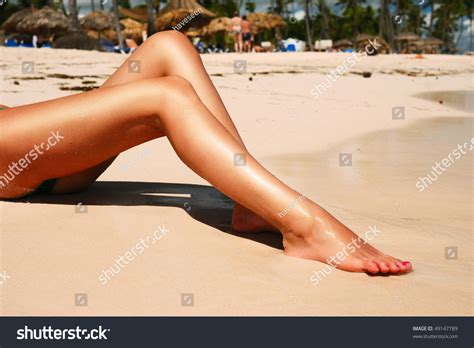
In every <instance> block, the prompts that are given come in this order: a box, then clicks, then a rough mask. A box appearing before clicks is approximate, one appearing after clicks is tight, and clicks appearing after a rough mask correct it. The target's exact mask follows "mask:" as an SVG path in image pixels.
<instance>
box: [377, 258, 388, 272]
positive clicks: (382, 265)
mask: <svg viewBox="0 0 474 348" xmlns="http://www.w3.org/2000/svg"><path fill="white" fill-rule="evenodd" d="M378 265H379V268H380V272H382V273H388V272H390V267H389V265H388V264H387V263H386V262H384V261H379V262H378Z"/></svg>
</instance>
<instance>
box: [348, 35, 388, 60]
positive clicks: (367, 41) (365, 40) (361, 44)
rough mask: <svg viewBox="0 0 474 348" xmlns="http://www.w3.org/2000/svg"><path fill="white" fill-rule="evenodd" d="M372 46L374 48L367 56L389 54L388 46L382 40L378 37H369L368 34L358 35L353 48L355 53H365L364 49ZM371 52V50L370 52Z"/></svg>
mask: <svg viewBox="0 0 474 348" xmlns="http://www.w3.org/2000/svg"><path fill="white" fill-rule="evenodd" d="M371 42H377V44H379V45H380V47H374V46H373V45H372V43H371ZM368 46H372V47H373V48H375V50H374V51H373V53H370V52H369V51H367V54H369V55H377V54H379V53H390V45H389V44H388V43H387V41H385V40H384V39H383V38H381V37H379V36H371V35H368V34H359V35H357V37H356V38H355V47H356V49H357V51H365V50H366V47H368ZM371 51H372V50H371Z"/></svg>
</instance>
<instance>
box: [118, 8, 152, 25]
mask: <svg viewBox="0 0 474 348" xmlns="http://www.w3.org/2000/svg"><path fill="white" fill-rule="evenodd" d="M119 12H120V15H121V16H123V17H127V18H131V19H133V20H136V21H138V22H143V23H145V22H146V21H147V8H146V7H136V8H123V7H119Z"/></svg>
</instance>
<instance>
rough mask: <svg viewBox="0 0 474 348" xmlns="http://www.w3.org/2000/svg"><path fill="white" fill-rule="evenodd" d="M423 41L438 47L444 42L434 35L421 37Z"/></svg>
mask: <svg viewBox="0 0 474 348" xmlns="http://www.w3.org/2000/svg"><path fill="white" fill-rule="evenodd" d="M423 43H424V44H425V45H429V46H436V47H439V46H441V45H443V43H444V42H443V41H442V40H440V39H437V38H435V37H429V38H427V39H423Z"/></svg>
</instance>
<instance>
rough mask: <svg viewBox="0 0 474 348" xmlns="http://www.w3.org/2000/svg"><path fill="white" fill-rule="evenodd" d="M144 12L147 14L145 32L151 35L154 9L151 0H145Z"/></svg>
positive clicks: (153, 23)
mask: <svg viewBox="0 0 474 348" xmlns="http://www.w3.org/2000/svg"><path fill="white" fill-rule="evenodd" d="M146 14H147V24H148V29H147V34H148V36H151V35H153V34H154V33H155V9H154V4H153V0H146Z"/></svg>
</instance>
